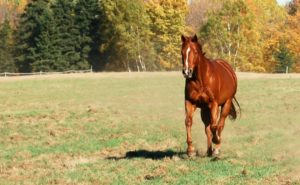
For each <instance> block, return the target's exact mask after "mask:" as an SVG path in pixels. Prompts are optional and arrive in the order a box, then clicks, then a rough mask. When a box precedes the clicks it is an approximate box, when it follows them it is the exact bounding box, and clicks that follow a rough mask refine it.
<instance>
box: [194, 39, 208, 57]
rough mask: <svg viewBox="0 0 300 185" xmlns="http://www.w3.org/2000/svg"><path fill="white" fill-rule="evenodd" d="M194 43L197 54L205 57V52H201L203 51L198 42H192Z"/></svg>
mask: <svg viewBox="0 0 300 185" xmlns="http://www.w3.org/2000/svg"><path fill="white" fill-rule="evenodd" d="M194 43H195V45H196V46H197V51H198V52H199V54H200V53H201V54H202V55H203V56H205V54H206V53H205V52H203V50H202V45H201V44H200V42H199V41H197V42H194Z"/></svg>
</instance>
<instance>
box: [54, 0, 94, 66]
mask: <svg viewBox="0 0 300 185" xmlns="http://www.w3.org/2000/svg"><path fill="white" fill-rule="evenodd" d="M51 9H52V12H53V18H54V20H55V24H56V29H57V31H58V35H57V41H56V48H57V50H58V51H59V52H60V54H61V56H60V57H59V59H60V63H61V64H62V65H63V66H64V68H65V69H74V70H75V69H76V70H77V69H88V68H89V65H88V63H87V61H86V60H81V57H80V56H81V53H80V48H81V47H80V43H79V41H80V31H79V27H78V26H77V25H76V24H75V4H74V1H70V0H57V1H55V2H54V4H53V5H52V6H51Z"/></svg>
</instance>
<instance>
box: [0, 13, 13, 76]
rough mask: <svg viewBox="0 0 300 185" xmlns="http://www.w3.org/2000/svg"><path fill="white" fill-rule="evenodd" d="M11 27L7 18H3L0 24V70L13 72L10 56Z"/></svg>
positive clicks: (11, 57)
mask: <svg viewBox="0 0 300 185" xmlns="http://www.w3.org/2000/svg"><path fill="white" fill-rule="evenodd" d="M11 39H12V29H11V27H10V25H9V20H8V19H5V21H4V23H2V25H0V72H13V71H14V70H15V66H14V61H13V56H12V43H11Z"/></svg>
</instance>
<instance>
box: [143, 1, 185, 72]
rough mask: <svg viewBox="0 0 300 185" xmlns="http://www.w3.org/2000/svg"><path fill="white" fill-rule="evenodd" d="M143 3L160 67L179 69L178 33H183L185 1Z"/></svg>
mask: <svg viewBox="0 0 300 185" xmlns="http://www.w3.org/2000/svg"><path fill="white" fill-rule="evenodd" d="M145 3H146V7H147V13H148V15H149V16H150V19H151V31H152V32H153V33H154V35H153V37H152V42H153V43H154V45H155V50H156V53H157V61H158V64H159V66H160V69H164V70H174V69H179V68H180V67H181V60H180V57H181V56H180V49H179V48H180V47H179V46H180V42H181V41H180V35H181V34H183V33H185V28H186V27H185V18H186V15H187V1H186V0H149V1H146V2H145Z"/></svg>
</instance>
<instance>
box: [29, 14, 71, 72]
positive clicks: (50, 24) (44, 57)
mask: <svg viewBox="0 0 300 185" xmlns="http://www.w3.org/2000/svg"><path fill="white" fill-rule="evenodd" d="M39 30H40V33H39V35H38V36H37V37H36V38H35V41H36V43H35V50H34V55H33V57H34V61H33V63H32V64H31V67H32V70H33V71H63V70H66V69H67V68H68V63H66V62H64V60H62V54H61V52H60V50H59V49H58V48H57V41H58V38H57V37H58V30H57V27H56V23H55V21H54V18H53V15H52V12H51V11H50V9H47V10H46V11H45V12H44V14H43V16H41V17H40V20H39Z"/></svg>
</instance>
